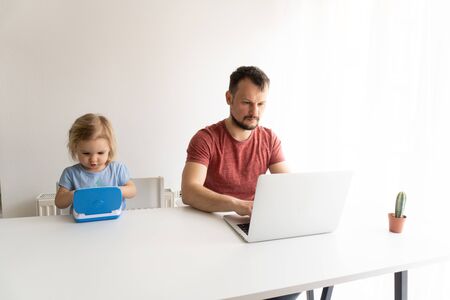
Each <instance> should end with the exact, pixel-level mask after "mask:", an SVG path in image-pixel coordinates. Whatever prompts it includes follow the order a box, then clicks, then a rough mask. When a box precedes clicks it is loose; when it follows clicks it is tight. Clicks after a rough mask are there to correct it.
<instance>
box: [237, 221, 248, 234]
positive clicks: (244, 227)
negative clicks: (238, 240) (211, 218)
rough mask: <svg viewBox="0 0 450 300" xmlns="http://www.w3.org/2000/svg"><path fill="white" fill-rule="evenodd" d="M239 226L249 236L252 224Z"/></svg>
mask: <svg viewBox="0 0 450 300" xmlns="http://www.w3.org/2000/svg"><path fill="white" fill-rule="evenodd" d="M237 226H239V228H240V229H241V230H242V231H243V232H245V234H246V235H248V230H249V229H250V223H245V224H237Z"/></svg>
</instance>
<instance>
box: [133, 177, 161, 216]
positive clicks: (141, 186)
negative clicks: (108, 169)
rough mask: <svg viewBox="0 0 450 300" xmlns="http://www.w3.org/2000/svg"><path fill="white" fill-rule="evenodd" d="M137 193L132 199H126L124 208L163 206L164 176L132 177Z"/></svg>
mask: <svg viewBox="0 0 450 300" xmlns="http://www.w3.org/2000/svg"><path fill="white" fill-rule="evenodd" d="M131 180H132V181H133V182H134V184H135V185H136V189H137V193H136V196H135V197H134V198H132V199H127V200H126V201H127V206H126V209H127V210H128V209H139V208H159V207H165V201H164V177H161V176H160V177H145V178H132V179H131Z"/></svg>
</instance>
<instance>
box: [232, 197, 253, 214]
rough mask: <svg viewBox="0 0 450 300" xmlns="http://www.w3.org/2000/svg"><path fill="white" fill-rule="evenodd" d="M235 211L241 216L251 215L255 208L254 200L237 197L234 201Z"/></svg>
mask: <svg viewBox="0 0 450 300" xmlns="http://www.w3.org/2000/svg"><path fill="white" fill-rule="evenodd" d="M233 205H234V209H233V210H234V211H235V212H236V213H237V214H238V215H240V216H251V215H252V209H253V201H250V200H240V199H235V200H234V201H233Z"/></svg>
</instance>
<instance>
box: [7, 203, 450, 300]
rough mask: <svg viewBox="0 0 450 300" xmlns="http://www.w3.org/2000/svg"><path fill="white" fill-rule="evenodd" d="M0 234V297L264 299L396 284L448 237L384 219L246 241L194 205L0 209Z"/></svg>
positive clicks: (438, 252) (448, 248) (443, 250)
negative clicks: (357, 284) (101, 215)
mask: <svg viewBox="0 0 450 300" xmlns="http://www.w3.org/2000/svg"><path fill="white" fill-rule="evenodd" d="M0 242H1V244H0V245H1V246H0V299H80V297H82V298H84V299H218V298H242V299H261V298H267V297H274V296H279V295H283V294H290V293H293V292H297V291H307V290H312V289H317V288H322V287H327V286H334V285H337V284H339V283H344V282H348V281H352V280H357V279H362V278H367V277H370V276H376V275H381V274H386V273H397V275H398V277H399V278H397V279H399V280H400V281H399V284H400V286H399V288H398V289H397V290H398V291H402V289H401V286H402V285H403V288H405V287H406V278H405V276H406V274H407V273H406V270H408V269H410V268H413V267H416V266H420V265H423V264H428V263H433V262H439V261H441V260H443V259H447V258H448V257H449V254H450V242H449V241H448V239H442V238H440V237H439V236H437V235H434V234H429V232H427V231H423V232H420V231H418V230H414V231H409V232H405V233H403V234H392V233H389V232H388V231H387V229H386V228H380V229H367V230H363V231H355V232H349V231H348V230H341V229H339V230H337V231H336V232H335V233H332V234H324V235H316V236H309V237H303V238H292V239H284V240H277V241H270V242H261V243H254V244H247V243H245V242H243V241H242V240H241V239H240V237H239V236H238V235H237V234H235V232H234V231H232V229H231V228H229V227H228V225H227V224H226V223H225V222H224V221H223V220H222V218H221V216H219V215H216V214H208V213H203V212H199V211H196V210H194V209H191V208H171V209H153V210H138V211H126V212H125V213H124V214H123V215H122V216H121V217H120V218H119V219H118V220H113V221H102V222H93V223H84V224H76V223H74V222H73V220H72V218H71V216H54V217H31V218H17V219H0ZM424 245H428V247H425V246H424ZM402 271H405V272H402ZM402 279H403V281H402ZM399 297H400V298H398V299H402V298H403V299H406V293H405V290H404V289H403V294H401V295H399ZM362 298H364V297H362Z"/></svg>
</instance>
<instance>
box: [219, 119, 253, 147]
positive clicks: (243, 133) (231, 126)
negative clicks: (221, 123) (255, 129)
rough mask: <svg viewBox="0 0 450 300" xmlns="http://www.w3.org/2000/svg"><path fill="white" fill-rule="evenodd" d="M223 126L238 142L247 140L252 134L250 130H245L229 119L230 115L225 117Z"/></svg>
mask: <svg viewBox="0 0 450 300" xmlns="http://www.w3.org/2000/svg"><path fill="white" fill-rule="evenodd" d="M225 127H226V129H227V130H228V132H229V133H230V135H231V136H232V137H233V138H234V139H235V140H237V141H238V142H242V141H245V140H247V139H248V138H249V137H250V135H251V134H252V130H245V129H242V128H241V127H239V126H237V125H236V124H235V123H234V122H233V120H232V119H231V116H229V117H228V118H226V119H225Z"/></svg>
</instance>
